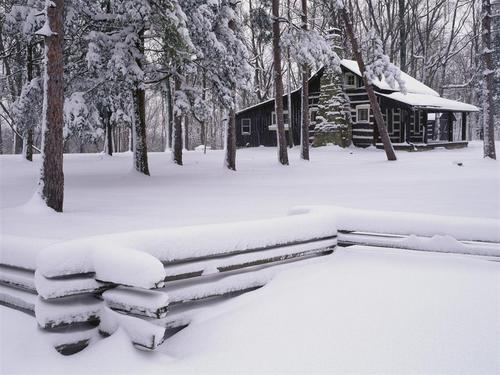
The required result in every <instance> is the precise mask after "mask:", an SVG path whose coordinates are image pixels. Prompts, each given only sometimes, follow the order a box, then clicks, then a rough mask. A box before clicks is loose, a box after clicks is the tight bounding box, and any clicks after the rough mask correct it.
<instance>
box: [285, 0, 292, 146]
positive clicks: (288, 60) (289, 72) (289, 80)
mask: <svg viewBox="0 0 500 375" xmlns="http://www.w3.org/2000/svg"><path fill="white" fill-rule="evenodd" d="M286 5H287V8H286V9H287V19H288V21H289V22H291V21H292V14H291V11H290V10H291V7H290V0H287V2H286ZM286 63H287V71H286V82H287V104H288V105H287V108H288V123H289V124H288V147H290V148H292V147H293V127H292V59H291V58H290V48H287V49H286Z"/></svg>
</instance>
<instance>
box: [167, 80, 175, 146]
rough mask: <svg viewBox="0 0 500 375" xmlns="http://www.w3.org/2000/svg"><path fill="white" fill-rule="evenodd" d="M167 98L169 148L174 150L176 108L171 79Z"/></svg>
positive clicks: (168, 83)
mask: <svg viewBox="0 0 500 375" xmlns="http://www.w3.org/2000/svg"><path fill="white" fill-rule="evenodd" d="M166 96H167V118H168V119H167V146H168V148H169V149H172V130H173V122H174V106H173V103H172V86H171V83H170V78H168V79H167V82H166Z"/></svg>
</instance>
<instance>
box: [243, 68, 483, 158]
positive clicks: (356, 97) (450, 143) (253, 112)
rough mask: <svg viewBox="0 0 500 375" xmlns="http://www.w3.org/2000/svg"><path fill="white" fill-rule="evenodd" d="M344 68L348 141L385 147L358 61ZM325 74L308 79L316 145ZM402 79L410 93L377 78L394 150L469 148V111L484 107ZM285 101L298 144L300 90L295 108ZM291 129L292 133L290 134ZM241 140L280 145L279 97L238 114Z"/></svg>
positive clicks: (320, 72)
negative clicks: (320, 100) (447, 96)
mask: <svg viewBox="0 0 500 375" xmlns="http://www.w3.org/2000/svg"><path fill="white" fill-rule="evenodd" d="M340 69H341V73H337V74H341V77H340V82H341V87H342V91H343V93H344V94H345V96H346V97H347V98H348V111H347V112H348V113H349V114H350V116H348V117H349V131H348V133H347V134H348V137H349V139H348V142H347V145H349V144H353V145H354V146H357V147H368V146H371V145H373V146H376V147H378V148H382V143H381V140H380V137H379V136H378V132H377V129H376V126H375V123H374V117H373V113H372V110H371V108H370V102H369V100H368V95H367V93H366V90H365V87H364V85H363V80H362V77H361V73H360V70H359V67H358V64H357V62H356V61H354V60H347V59H342V60H341V62H340ZM325 76H326V74H325V68H321V69H319V70H318V71H317V72H316V73H314V74H313V75H312V76H311V78H310V79H309V112H310V116H311V126H310V139H309V141H310V143H311V144H313V145H315V143H314V139H315V132H316V130H317V129H316V125H317V121H316V120H317V113H318V103H319V98H320V94H321V91H322V86H323V81H324V77H325ZM401 78H402V80H403V81H404V83H405V87H406V93H403V92H402V91H403V90H401V89H400V88H399V86H398V84H396V85H395V87H391V86H390V85H389V84H388V83H387V82H386V80H385V79H384V78H382V79H377V80H375V81H374V82H373V86H374V90H375V92H376V95H377V98H378V101H379V104H380V107H381V110H382V113H383V117H384V121H385V126H386V127H387V129H388V132H389V136H390V138H391V141H392V143H393V146H394V148H395V149H401V150H411V151H416V150H424V149H433V148H435V147H446V148H458V147H466V146H467V134H468V131H467V114H468V113H471V112H477V111H479V109H478V108H477V107H476V106H473V105H471V104H467V103H462V102H459V101H455V100H450V99H446V98H443V97H441V96H440V95H439V94H438V93H437V92H436V91H434V90H433V89H431V88H430V87H428V86H426V85H425V84H423V83H422V82H420V81H418V80H416V79H415V78H413V77H411V76H409V75H408V74H406V73H404V72H401ZM283 99H284V100H283V103H284V120H285V131H286V132H287V140H289V142H290V139H293V144H294V145H299V144H300V133H301V132H300V123H301V121H300V119H301V89H300V88H299V89H297V90H295V91H293V92H292V93H291V106H290V107H291V108H290V109H289V108H288V100H287V96H286V95H285V96H284V98H283ZM437 119H439V121H437ZM290 131H291V132H292V134H291V135H290V134H288V133H289V132H290ZM236 142H237V146H238V147H257V146H276V144H277V137H276V116H275V109H274V99H270V100H267V101H264V102H262V103H259V104H256V105H253V106H251V107H248V108H244V109H242V110H240V111H238V112H237V113H236ZM333 143H336V142H333ZM345 145H346V144H345V143H344V144H342V146H345Z"/></svg>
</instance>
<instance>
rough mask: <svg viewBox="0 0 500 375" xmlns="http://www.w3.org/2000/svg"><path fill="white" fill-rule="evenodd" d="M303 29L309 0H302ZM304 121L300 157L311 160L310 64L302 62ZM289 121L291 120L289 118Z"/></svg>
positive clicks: (305, 28)
mask: <svg viewBox="0 0 500 375" xmlns="http://www.w3.org/2000/svg"><path fill="white" fill-rule="evenodd" d="M301 3H302V15H301V21H302V29H303V30H304V31H305V32H307V0H302V1H301ZM301 68H302V121H301V133H302V136H301V138H300V139H301V148H300V157H301V159H303V160H309V122H310V117H309V74H310V73H309V71H310V70H309V65H307V64H302V67H301ZM288 118H289V119H291V111H290V109H288ZM288 122H291V121H290V120H288Z"/></svg>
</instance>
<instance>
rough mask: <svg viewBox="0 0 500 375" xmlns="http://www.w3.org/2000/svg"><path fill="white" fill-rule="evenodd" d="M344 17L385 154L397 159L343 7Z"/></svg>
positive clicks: (389, 157)
mask: <svg viewBox="0 0 500 375" xmlns="http://www.w3.org/2000/svg"><path fill="white" fill-rule="evenodd" d="M340 13H341V16H342V19H343V20H344V25H345V28H346V32H347V37H348V38H349V40H350V42H351V46H352V49H353V52H354V56H355V57H356V61H357V62H358V65H359V70H360V72H361V76H362V77H363V82H364V85H365V89H366V92H367V94H368V98H369V99H370V106H371V108H372V111H373V116H374V117H375V123H376V124H377V129H378V132H379V135H380V138H381V140H382V143H383V145H384V150H385V154H386V155H387V160H391V161H392V160H397V158H396V154H395V153H394V148H393V147H392V143H391V139H390V138H389V133H388V132H387V128H386V127H385V124H384V118H383V117H382V111H381V110H380V105H379V103H378V100H377V96H376V95H375V91H374V90H373V86H372V84H371V83H370V82H368V79H367V78H366V75H365V71H366V69H365V63H364V61H363V56H362V55H361V50H360V48H359V45H358V41H357V39H356V36H355V35H354V30H353V26H352V23H351V19H350V17H349V14H348V13H347V10H346V9H345V8H342V9H341V10H340Z"/></svg>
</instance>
